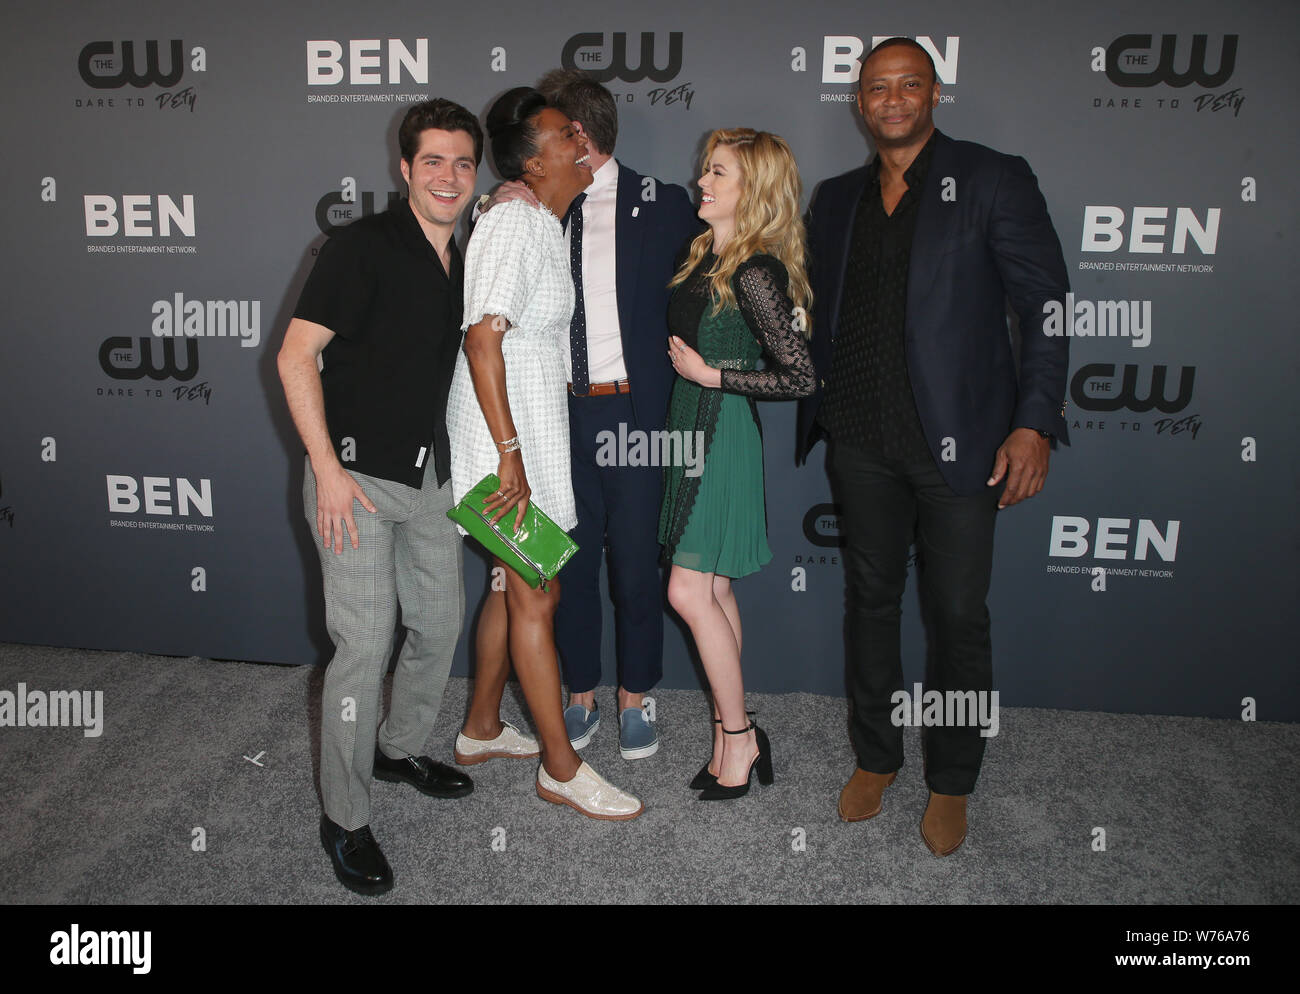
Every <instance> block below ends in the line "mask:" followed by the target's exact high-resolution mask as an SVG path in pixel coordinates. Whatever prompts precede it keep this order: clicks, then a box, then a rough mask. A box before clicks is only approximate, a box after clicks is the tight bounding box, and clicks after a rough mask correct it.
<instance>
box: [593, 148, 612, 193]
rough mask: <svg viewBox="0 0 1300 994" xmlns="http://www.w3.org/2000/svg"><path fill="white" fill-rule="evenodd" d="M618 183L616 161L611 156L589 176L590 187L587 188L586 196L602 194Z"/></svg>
mask: <svg viewBox="0 0 1300 994" xmlns="http://www.w3.org/2000/svg"><path fill="white" fill-rule="evenodd" d="M617 182H618V160H617V159H615V158H614V157H613V156H612V155H611V156H610V157H609V158H608V159H607V160H606V161H605V164H604V165H603V166H601V167H600V168H599V169H597V170H596V171H595V172H594V173H592V174H591V186H589V187H587V196H588V197H591V196H594V195H596V194H599V193H603V192H605V191H607V190H609V189H610V188H611V187H613V186H615V185H616V184H617Z"/></svg>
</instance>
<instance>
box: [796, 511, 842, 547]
mask: <svg viewBox="0 0 1300 994" xmlns="http://www.w3.org/2000/svg"><path fill="white" fill-rule="evenodd" d="M803 537H804V538H806V539H807V540H808V541H809V542H810V543H811V544H813V545H817V546H821V547H822V548H824V549H842V548H843V547H844V544H845V541H844V536H843V535H842V534H841V533H840V509H839V508H838V507H836V506H835V505H834V504H814V505H813V506H812V507H810V508H808V513H807V514H805V515H804V516H803Z"/></svg>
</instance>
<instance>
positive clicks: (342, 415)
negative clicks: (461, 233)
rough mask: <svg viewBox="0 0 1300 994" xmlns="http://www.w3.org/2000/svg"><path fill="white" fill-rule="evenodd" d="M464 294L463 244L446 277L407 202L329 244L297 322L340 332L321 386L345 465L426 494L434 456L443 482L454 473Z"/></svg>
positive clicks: (453, 254) (336, 448)
mask: <svg viewBox="0 0 1300 994" xmlns="http://www.w3.org/2000/svg"><path fill="white" fill-rule="evenodd" d="M463 288H464V266H463V263H462V260H461V255H460V251H459V249H458V248H457V246H456V243H455V240H454V239H453V240H452V243H451V275H450V276H448V274H447V272H446V271H445V270H444V269H443V268H442V263H441V262H440V261H439V260H438V255H437V253H436V252H435V251H434V249H433V246H432V245H430V244H429V240H428V239H427V238H426V237H425V235H424V231H423V230H422V229H421V227H420V224H419V222H418V221H417V220H416V218H415V214H414V213H413V212H412V210H411V207H410V204H409V202H408V201H406V200H400V201H395V202H394V203H393V204H392V205H391V206H390V207H389V209H388V210H386V211H384V212H383V213H381V214H372V215H370V216H368V217H363V218H360V219H358V220H356V221H354V222H352V223H351V224H349V225H347V226H346V227H344V228H342V229H340V230H339V231H337V232H336V233H335V234H334V235H333V236H331V237H330V239H329V240H328V241H327V242H325V244H324V245H323V246H322V247H321V250H320V254H319V255H318V256H317V258H316V265H315V266H314V267H313V268H312V271H311V275H310V276H309V277H308V278H307V284H306V285H305V286H304V287H303V289H302V294H301V296H300V297H299V298H298V307H297V309H296V310H295V311H294V317H297V318H302V319H303V320H305V321H311V322H314V323H315V324H319V325H324V326H325V327H326V328H328V329H329V330H330V331H332V332H334V337H333V338H332V339H330V343H329V344H328V345H327V346H325V350H324V352H323V353H322V356H321V357H322V359H323V361H324V369H323V370H322V372H321V385H322V387H323V388H324V391H325V421H326V423H327V424H328V426H329V433H330V440H331V442H332V443H333V445H334V451H335V454H337V455H338V456H339V461H340V462H342V463H343V466H344V468H345V469H355V470H356V471H358V472H360V473H364V474H366V475H367V476H375V477H378V478H380V479H383V480H393V481H395V482H397V483H404V484H406V485H407V486H411V487H416V488H419V487H420V485H421V483H422V482H423V479H424V468H425V466H426V465H427V464H428V460H429V459H430V458H432V459H433V465H434V471H435V472H436V474H437V480H438V484H439V485H442V484H443V483H445V482H446V481H447V479H448V478H449V477H450V476H451V448H450V445H449V444H448V441H447V393H448V391H449V390H450V389H451V378H452V374H453V373H454V372H455V368H456V352H457V350H458V349H459V348H460V342H461V331H460V322H461V312H462V308H463V306H464V302H463V299H462V298H463V293H464V290H463Z"/></svg>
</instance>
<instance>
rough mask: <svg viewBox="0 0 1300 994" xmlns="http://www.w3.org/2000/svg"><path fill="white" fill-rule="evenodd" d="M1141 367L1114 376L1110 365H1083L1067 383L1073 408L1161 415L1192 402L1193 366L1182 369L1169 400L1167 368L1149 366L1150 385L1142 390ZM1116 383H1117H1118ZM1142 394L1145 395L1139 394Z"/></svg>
mask: <svg viewBox="0 0 1300 994" xmlns="http://www.w3.org/2000/svg"><path fill="white" fill-rule="evenodd" d="M1141 378H1142V377H1141V367H1140V366H1136V365H1133V364H1128V365H1125V366H1124V370H1123V372H1122V373H1116V371H1115V366H1114V364H1113V363H1109V362H1094V363H1090V364H1088V365H1087V366H1082V367H1080V368H1079V371H1078V372H1077V373H1075V374H1074V379H1072V380H1071V381H1070V397H1071V398H1072V399H1073V400H1074V403H1075V405H1076V406H1078V407H1080V408H1082V409H1083V410H1085V411H1119V410H1124V409H1127V410H1130V411H1133V412H1134V413H1136V414H1146V413H1147V412H1148V411H1151V410H1157V411H1160V412H1162V413H1164V414H1177V413H1178V412H1179V411H1181V410H1183V409H1184V408H1186V407H1187V405H1188V404H1190V403H1191V402H1192V385H1193V384H1194V383H1195V382H1196V367H1195V366H1183V367H1182V371H1181V372H1180V373H1179V374H1178V392H1177V393H1176V394H1175V395H1174V396H1173V397H1172V398H1171V397H1168V396H1167V395H1166V394H1167V392H1168V387H1167V386H1166V381H1167V380H1168V379H1169V367H1168V366H1152V367H1151V382H1150V384H1149V385H1148V386H1147V387H1146V388H1145V390H1144V389H1143V387H1141V386H1140V385H1139V384H1140V380H1141ZM1117 381H1118V382H1117ZM1143 393H1145V396H1142V394H1143Z"/></svg>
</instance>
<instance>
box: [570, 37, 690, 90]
mask: <svg viewBox="0 0 1300 994" xmlns="http://www.w3.org/2000/svg"><path fill="white" fill-rule="evenodd" d="M610 37H611V42H610V49H609V50H608V51H607V50H606V48H605V34H604V32H601V31H584V32H579V33H578V34H576V35H574V36H573V37H572V38H570V39H569V40H568V41H566V42H565V43H564V50H563V52H561V54H560V64H561V65H563V66H564V68H565V69H581V70H582V71H583V72H585V73H587V75H589V76H590V77H591V78H592V79H594V80H596V81H597V82H600V83H608V82H610V81H611V80H615V79H621V80H622V81H623V82H625V83H639V82H641V81H642V80H643V79H649V80H650V81H651V82H654V83H666V82H668V81H669V80H671V79H676V78H677V75H678V73H680V72H681V71H682V33H681V32H680V31H670V32H668V56H667V64H666V65H665V66H664V67H663V68H660V67H659V64H658V61H657V49H658V47H659V46H658V44H657V43H656V36H655V33H654V32H652V31H642V32H641V39H640V43H639V45H640V53H639V55H638V56H637V64H636V65H635V66H633V65H631V64H630V63H629V61H628V36H627V32H625V31H615V32H613V34H612V35H611V36H610Z"/></svg>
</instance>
